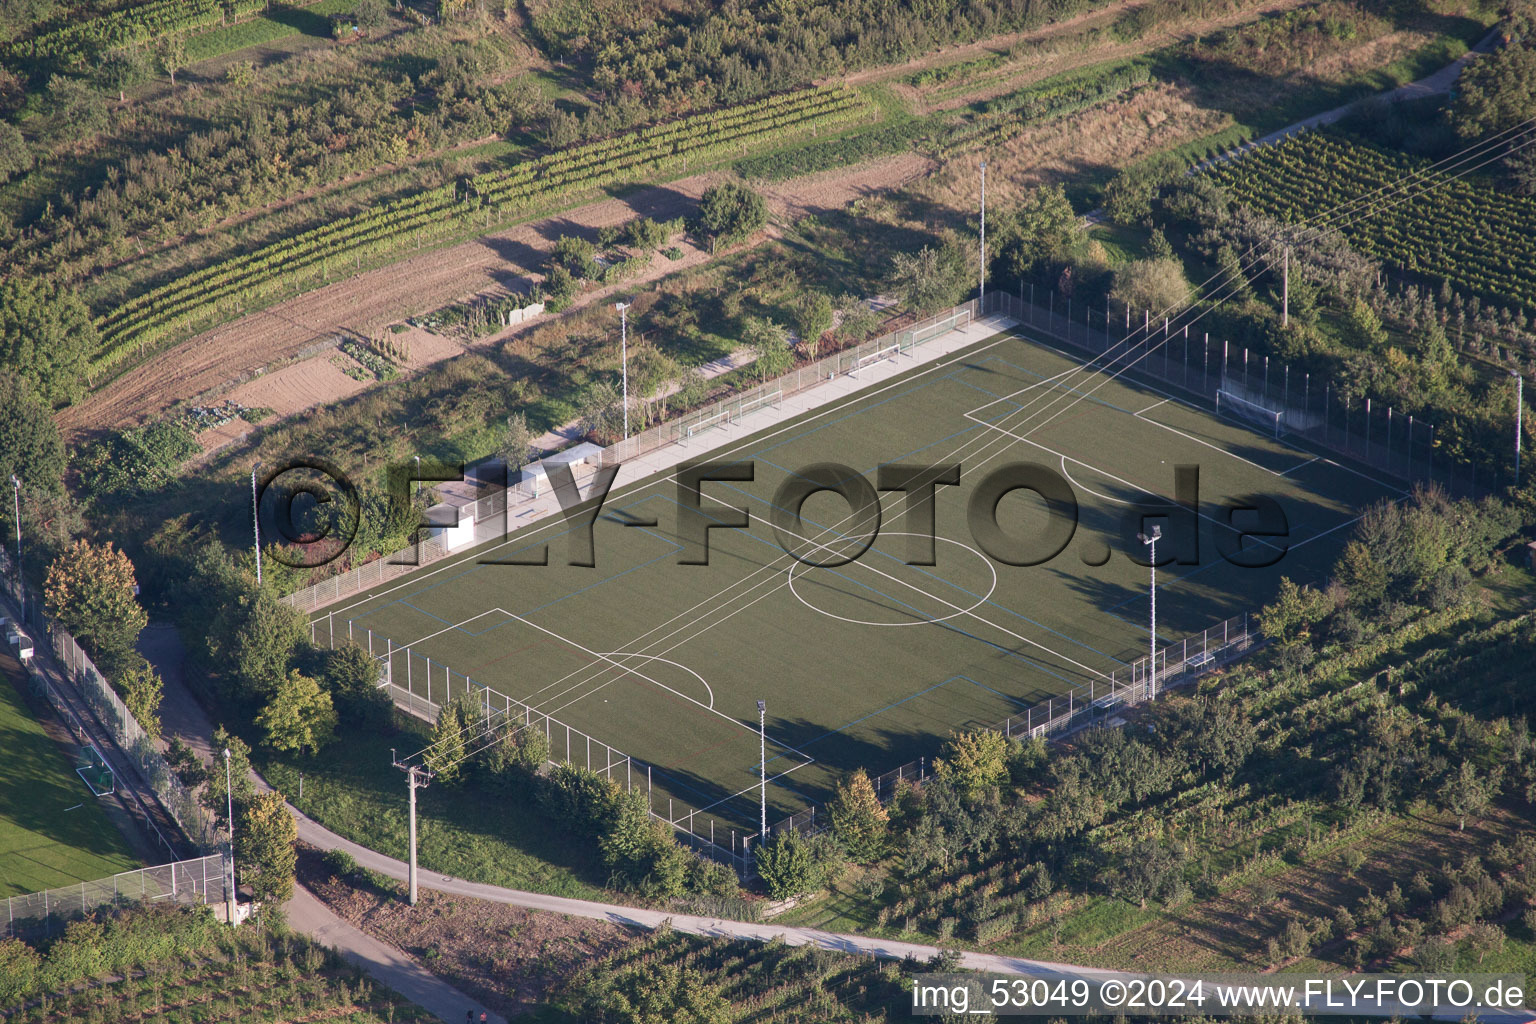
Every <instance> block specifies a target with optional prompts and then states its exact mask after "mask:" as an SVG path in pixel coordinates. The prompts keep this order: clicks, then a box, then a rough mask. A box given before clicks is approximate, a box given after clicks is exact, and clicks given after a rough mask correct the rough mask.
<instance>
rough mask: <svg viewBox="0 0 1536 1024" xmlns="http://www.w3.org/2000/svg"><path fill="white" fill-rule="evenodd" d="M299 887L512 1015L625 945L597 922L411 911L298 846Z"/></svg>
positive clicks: (482, 909)
mask: <svg viewBox="0 0 1536 1024" xmlns="http://www.w3.org/2000/svg"><path fill="white" fill-rule="evenodd" d="M299 881H300V882H301V883H302V884H303V885H304V886H305V887H306V888H307V889H309V891H310V892H312V893H314V894H315V895H316V896H317V897H319V899H320V900H321V902H323V903H325V905H326V906H328V907H330V909H331V910H332V911H333V912H334V913H336V914H337V915H339V916H340V917H342V918H344V919H345V920H347V921H349V922H351V923H352V924H354V925H356V926H357V927H359V928H361V929H362V930H363V931H365V932H367V933H368V934H370V935H373V936H375V937H376V938H379V939H382V940H384V941H385V942H388V943H390V944H391V945H393V946H395V947H397V948H399V949H400V950H402V951H404V952H405V953H406V954H408V955H409V956H410V957H411V958H412V959H414V960H415V961H416V962H417V963H419V964H421V965H422V966H423V967H425V968H426V969H427V970H429V971H431V972H432V973H433V974H436V975H438V976H439V977H441V978H442V979H443V980H445V981H447V982H449V983H450V984H452V985H453V986H454V988H456V989H458V990H459V991H461V992H463V993H464V994H466V995H468V996H471V997H473V998H474V999H476V1000H478V1001H479V1002H481V1003H483V1004H484V1005H485V1006H486V1007H488V1008H489V1009H492V1010H495V1011H496V1012H497V1013H501V1014H504V1015H506V1016H507V1017H513V1016H516V1015H518V1014H521V1013H525V1012H527V1011H528V1010H529V1009H531V1008H532V1007H533V1006H534V1005H535V1004H537V1003H539V1002H541V1001H543V1000H544V999H545V998H546V996H547V995H548V993H549V992H550V990H551V989H552V988H553V987H554V986H555V985H556V984H557V983H558V982H560V981H562V980H563V979H564V978H566V977H568V976H569V975H570V974H571V972H572V971H574V970H575V969H576V968H577V967H579V966H581V965H582V964H584V963H586V962H588V961H590V960H592V959H593V958H595V957H599V956H603V955H605V954H607V953H609V952H612V951H613V950H615V949H618V948H619V947H621V946H623V945H624V944H625V943H627V942H628V941H629V937H630V933H629V932H627V931H626V930H624V929H623V928H620V927H618V926H617V925H612V924H606V923H604V922H601V921H587V920H582V919H573V918H569V917H566V916H564V915H562V914H545V913H539V912H536V911H531V910H523V909H522V908H520V907H510V906H507V905H505V904H501V903H488V902H484V901H481V900H473V899H466V898H464V897H455V896H448V895H444V894H443V893H439V892H434V891H432V890H431V889H423V890H422V891H421V901H420V903H418V904H417V905H416V907H414V908H412V907H411V906H409V905H408V904H407V903H406V902H405V900H404V899H403V898H402V895H403V894H402V893H401V892H400V891H398V885H399V883H395V882H391V883H389V886H388V888H379V887H376V886H373V885H369V884H357V883H355V882H353V881H349V880H343V879H338V878H335V877H333V876H332V875H331V873H330V871H329V870H327V869H326V867H325V865H324V863H323V861H322V859H321V856H320V854H319V852H318V851H316V850H314V849H312V848H310V847H306V846H301V847H300V848H299Z"/></svg>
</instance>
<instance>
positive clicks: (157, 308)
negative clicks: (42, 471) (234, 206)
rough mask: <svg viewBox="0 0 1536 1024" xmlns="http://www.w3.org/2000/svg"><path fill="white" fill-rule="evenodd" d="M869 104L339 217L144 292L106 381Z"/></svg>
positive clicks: (580, 149) (652, 134)
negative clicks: (620, 189)
mask: <svg viewBox="0 0 1536 1024" xmlns="http://www.w3.org/2000/svg"><path fill="white" fill-rule="evenodd" d="M868 114H869V107H868V104H867V101H866V100H864V98H863V97H861V96H860V95H859V94H858V93H855V92H853V91H851V90H848V89H845V88H841V87H838V88H824V89H803V90H800V91H798V92H793V93H787V94H784V95H780V96H774V97H770V98H768V99H764V100H760V101H758V102H755V103H751V104H744V105H742V106H738V107H732V108H728V109H725V110H722V111H714V112H710V113H703V114H695V115H691V116H689V117H685V118H682V119H679V120H676V121H671V122H666V123H663V124H658V125H653V126H650V127H647V128H643V129H639V130H636V131H632V132H626V133H624V134H622V135H618V136H615V137H613V138H609V139H603V140H601V141H598V142H592V143H588V144H585V145H580V146H575V147H572V148H570V149H565V150H561V151H558V152H555V153H551V154H548V155H545V156H542V157H538V158H536V159H532V160H526V161H523V162H521V163H519V164H517V165H516V166H514V167H510V168H507V169H504V170H497V171H489V172H486V173H484V174H481V175H478V176H476V177H474V178H470V179H468V180H466V181H463V182H457V183H452V184H447V185H443V186H440V187H438V188H435V189H429V190H426V191H424V192H419V193H417V194H415V195H412V196H407V197H404V198H401V199H398V200H395V201H393V202H390V203H386V204H382V205H380V206H377V207H374V208H371V209H368V210H364V211H361V212H359V213H356V214H353V215H351V216H348V217H341V218H338V219H336V220H334V221H331V222H329V223H326V224H323V225H321V226H319V227H316V228H313V229H311V230H309V231H306V232H304V233H302V234H299V235H295V236H293V237H291V238H286V239H283V240H281V241H278V242H273V243H271V244H268V245H265V246H262V247H261V248H258V249H256V250H254V251H252V252H249V253H245V254H243V255H239V256H235V257H231V258H230V259H227V260H224V261H223V262H220V263H216V264H213V265H211V266H208V267H205V268H203V269H201V270H198V271H195V272H193V273H190V274H187V275H186V276H184V277H180V278H178V279H176V280H174V281H170V282H168V283H166V284H164V285H161V286H160V287H157V288H155V289H153V290H151V291H148V292H144V293H142V294H140V295H138V296H135V297H134V298H132V299H130V300H128V301H127V302H124V303H123V304H121V305H120V306H118V307H117V308H115V309H113V310H111V311H110V312H108V313H107V314H105V315H104V316H102V317H101V318H100V319H99V320H98V321H97V327H98V329H99V330H100V333H101V337H102V347H101V350H100V351H99V352H98V353H97V355H96V357H95V358H94V360H93V369H94V370H102V369H106V368H109V367H111V366H113V365H114V364H116V363H118V362H121V361H122V360H123V359H124V358H126V357H127V356H128V355H129V354H131V353H132V352H134V351H136V350H140V349H143V348H144V347H145V346H148V345H152V344H154V343H155V342H156V341H158V340H159V339H161V338H163V337H165V336H166V335H168V334H171V333H173V332H177V331H182V330H187V329H190V328H193V327H195V326H197V325H199V324H203V323H207V322H208V321H209V320H210V319H211V318H213V317H215V316H217V315H219V314H220V313H221V312H233V311H235V310H238V309H241V308H243V307H244V306H246V305H249V304H252V303H260V302H262V301H265V300H269V299H271V298H273V297H274V296H276V295H277V294H278V293H279V292H281V291H283V290H284V289H289V288H294V287H296V286H303V285H306V284H311V283H314V282H316V281H317V280H318V279H323V278H325V277H327V276H328V272H329V268H330V267H331V266H333V265H335V266H338V267H339V266H341V265H342V264H347V265H359V264H360V262H361V261H362V260H364V259H369V260H371V259H374V258H376V257H380V256H388V255H393V254H395V253H398V252H401V251H402V250H405V249H407V248H411V247H415V246H419V245H423V244H426V243H430V242H433V241H436V240H439V239H443V238H445V237H449V236H452V235H453V234H455V233H457V232H461V231H463V230H464V229H465V228H467V227H468V226H469V224H470V223H471V220H472V219H473V218H476V217H484V218H485V220H486V222H487V223H490V222H491V221H493V220H494V219H496V218H498V217H499V218H505V217H508V216H513V215H518V214H520V213H523V212H526V211H528V210H529V209H531V208H533V207H535V206H536V205H538V204H541V203H546V202H549V201H550V200H553V199H557V198H560V197H562V196H566V195H569V194H571V193H574V192H580V191H586V190H590V189H594V188H600V187H603V186H610V185H614V184H619V183H624V182H630V181H637V180H640V179H642V178H645V177H648V176H650V175H653V174H656V173H659V172H665V171H670V170H673V169H684V168H686V167H687V166H688V165H689V161H693V162H694V163H695V165H696V164H697V163H698V162H701V161H709V160H712V159H717V158H719V157H721V156H725V155H734V154H740V153H745V152H746V151H748V150H750V149H752V148H755V147H760V146H762V145H764V144H765V143H770V142H772V141H774V140H776V139H779V138H783V137H785V136H787V135H793V134H799V133H802V132H808V131H812V130H816V129H821V128H826V127H831V126H835V125H839V124H845V123H848V122H850V121H854V120H857V119H860V118H863V117H866V116H868Z"/></svg>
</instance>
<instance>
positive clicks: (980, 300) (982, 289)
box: [976, 160, 987, 316]
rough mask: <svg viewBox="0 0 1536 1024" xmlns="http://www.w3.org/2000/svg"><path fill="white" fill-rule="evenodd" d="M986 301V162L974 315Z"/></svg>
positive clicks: (980, 310)
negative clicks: (979, 262)
mask: <svg viewBox="0 0 1536 1024" xmlns="http://www.w3.org/2000/svg"><path fill="white" fill-rule="evenodd" d="M986 299H987V162H986V161H985V160H983V161H982V162H981V280H980V282H979V287H978V288H977V290H976V315H977V316H982V315H983V314H984V313H985V312H986V310H984V309H983V308H982V305H983V304H984V303H985V302H986Z"/></svg>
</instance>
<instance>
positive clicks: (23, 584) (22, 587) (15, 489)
mask: <svg viewBox="0 0 1536 1024" xmlns="http://www.w3.org/2000/svg"><path fill="white" fill-rule="evenodd" d="M11 490H12V496H13V498H14V500H15V502H16V593H17V594H18V595H19V596H18V597H17V601H18V602H20V604H21V622H22V625H26V622H27V578H26V577H25V576H23V575H22V573H21V481H20V480H18V479H17V478H16V474H15V473H12V474H11Z"/></svg>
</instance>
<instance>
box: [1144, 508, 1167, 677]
mask: <svg viewBox="0 0 1536 1024" xmlns="http://www.w3.org/2000/svg"><path fill="white" fill-rule="evenodd" d="M1162 535H1163V528H1162V527H1161V526H1154V527H1152V532H1151V533H1150V534H1145V533H1144V534H1141V542H1142V543H1143V544H1145V545H1147V547H1149V548H1150V549H1151V561H1152V625H1151V627H1150V628H1151V631H1152V639H1151V642H1150V646H1151V649H1152V660H1151V661H1150V662H1148V664H1147V699H1148V700H1151V699H1152V698H1154V697H1156V696H1157V541H1158V538H1159V537H1161V536H1162Z"/></svg>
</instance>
